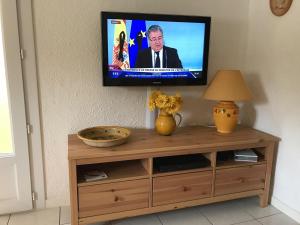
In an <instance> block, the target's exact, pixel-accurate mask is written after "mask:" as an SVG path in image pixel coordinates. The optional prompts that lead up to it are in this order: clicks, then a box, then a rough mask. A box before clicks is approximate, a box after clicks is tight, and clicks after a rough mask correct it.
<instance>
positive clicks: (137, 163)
mask: <svg viewBox="0 0 300 225" xmlns="http://www.w3.org/2000/svg"><path fill="white" fill-rule="evenodd" d="M148 166H149V163H148V159H140V160H129V161H121V162H108V163H99V164H88V165H80V166H78V167H77V174H78V175H77V177H78V179H77V183H78V186H86V185H94V184H102V183H112V182H118V181H127V180H136V179H142V178H148V177H149V167H148ZM95 170H97V171H103V172H104V173H105V174H106V175H107V178H105V179H101V180H97V181H86V180H85V176H84V175H85V174H87V173H89V172H90V171H95Z"/></svg>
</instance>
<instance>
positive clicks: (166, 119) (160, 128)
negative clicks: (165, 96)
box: [155, 110, 182, 135]
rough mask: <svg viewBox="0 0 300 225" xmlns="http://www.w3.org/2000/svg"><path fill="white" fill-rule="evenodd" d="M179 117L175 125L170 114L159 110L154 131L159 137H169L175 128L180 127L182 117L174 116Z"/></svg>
mask: <svg viewBox="0 0 300 225" xmlns="http://www.w3.org/2000/svg"><path fill="white" fill-rule="evenodd" d="M175 115H176V116H178V117H179V122H178V124H177V125H176V121H175V119H174V116H173V115H172V114H169V113H166V112H165V111H164V110H160V112H159V115H158V117H157V118H156V121H155V130H156V132H157V133H159V134H161V135H171V134H172V133H173V132H174V131H175V129H176V127H177V126H179V125H180V123H181V120H182V117H181V115H180V114H179V113H176V114H175Z"/></svg>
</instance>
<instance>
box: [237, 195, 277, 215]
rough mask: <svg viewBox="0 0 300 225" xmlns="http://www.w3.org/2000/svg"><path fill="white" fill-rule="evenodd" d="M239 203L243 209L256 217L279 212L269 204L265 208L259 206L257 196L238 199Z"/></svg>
mask: <svg viewBox="0 0 300 225" xmlns="http://www.w3.org/2000/svg"><path fill="white" fill-rule="evenodd" d="M239 204H240V205H241V207H243V209H245V210H246V212H248V213H249V214H250V215H251V216H253V217H254V218H256V219H258V218H262V217H266V216H271V215H275V214H279V213H281V212H280V211H279V210H278V209H276V208H275V207H273V206H271V205H269V206H267V207H265V208H261V207H260V206H259V198H258V197H251V198H246V199H241V200H240V201H239Z"/></svg>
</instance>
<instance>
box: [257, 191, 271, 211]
mask: <svg viewBox="0 0 300 225" xmlns="http://www.w3.org/2000/svg"><path fill="white" fill-rule="evenodd" d="M259 205H260V207H262V208H265V207H267V206H268V205H269V195H268V194H262V195H260V196H259Z"/></svg>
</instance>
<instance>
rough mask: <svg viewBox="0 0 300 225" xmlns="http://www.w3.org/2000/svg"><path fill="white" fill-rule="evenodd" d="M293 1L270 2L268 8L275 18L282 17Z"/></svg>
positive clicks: (274, 0)
mask: <svg viewBox="0 0 300 225" xmlns="http://www.w3.org/2000/svg"><path fill="white" fill-rule="evenodd" d="M292 2H293V0H270V8H271V11H272V13H273V14H274V15H275V16H283V15H284V14H286V13H287V11H289V9H290V7H291V5H292Z"/></svg>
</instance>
